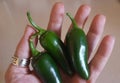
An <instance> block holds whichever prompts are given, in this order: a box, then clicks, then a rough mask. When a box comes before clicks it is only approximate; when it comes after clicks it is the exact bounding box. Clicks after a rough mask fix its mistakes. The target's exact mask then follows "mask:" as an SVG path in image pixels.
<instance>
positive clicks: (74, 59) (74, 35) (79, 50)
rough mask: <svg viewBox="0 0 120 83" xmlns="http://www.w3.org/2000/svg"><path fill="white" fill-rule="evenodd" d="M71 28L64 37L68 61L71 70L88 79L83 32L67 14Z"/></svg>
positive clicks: (86, 46)
mask: <svg viewBox="0 0 120 83" xmlns="http://www.w3.org/2000/svg"><path fill="white" fill-rule="evenodd" d="M67 16H68V17H69V18H70V19H71V21H72V24H73V27H72V29H71V30H70V31H69V32H68V33H67V35H66V47H67V50H68V53H69V54H68V59H69V62H70V63H71V66H72V68H74V70H75V71H76V72H77V73H78V74H79V75H80V76H81V77H82V78H84V79H86V80H87V79H89V68H88V58H87V57H88V45H87V39H86V35H85V33H84V31H83V30H82V29H80V28H79V27H78V25H77V23H76V22H75V20H74V18H73V17H72V16H71V15H70V14H69V13H67Z"/></svg>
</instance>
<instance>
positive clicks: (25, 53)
mask: <svg viewBox="0 0 120 83" xmlns="http://www.w3.org/2000/svg"><path fill="white" fill-rule="evenodd" d="M33 33H35V30H34V29H33V28H32V27H31V26H27V27H26V29H25V32H24V35H23V36H22V38H21V40H20V42H19V43H18V46H17V48H16V51H15V56H16V57H19V58H25V59H30V57H31V54H30V49H29V42H28V41H29V38H30V36H31V35H32V34H33ZM9 71H11V72H12V73H13V72H14V73H16V72H17V73H28V71H29V67H28V66H27V67H19V66H16V65H13V64H11V65H10V67H9V68H8V72H9ZM9 73H10V72H9Z"/></svg>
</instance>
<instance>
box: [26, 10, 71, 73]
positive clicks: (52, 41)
mask: <svg viewBox="0 0 120 83" xmlns="http://www.w3.org/2000/svg"><path fill="white" fill-rule="evenodd" d="M27 16H28V20H29V22H30V23H31V24H32V26H33V27H34V28H36V29H37V31H38V32H37V33H36V35H40V38H39V42H40V44H41V46H42V47H43V48H44V49H45V50H46V51H47V52H49V54H50V55H51V56H52V57H53V58H54V60H55V61H56V62H57V63H58V64H59V65H60V67H61V68H62V69H63V71H64V72H65V73H67V74H68V75H72V74H73V73H72V71H71V68H70V66H69V63H68V61H67V60H66V55H67V54H66V49H65V45H64V43H63V42H62V41H61V39H60V38H59V37H58V36H57V35H56V33H54V32H53V31H50V30H44V29H42V28H40V27H39V26H38V25H36V24H35V23H34V22H33V20H32V18H31V16H30V13H29V12H28V13H27Z"/></svg>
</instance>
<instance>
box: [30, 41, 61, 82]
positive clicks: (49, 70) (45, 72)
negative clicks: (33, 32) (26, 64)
mask: <svg viewBox="0 0 120 83" xmlns="http://www.w3.org/2000/svg"><path fill="white" fill-rule="evenodd" d="M29 45H30V49H31V52H32V56H33V58H32V63H31V64H32V67H33V69H34V71H35V73H36V74H37V75H38V77H40V79H41V80H42V82H43V83H62V79H61V76H60V72H59V70H58V67H57V65H56V63H55V61H54V60H53V59H52V58H51V56H50V55H49V54H48V53H47V52H41V53H40V52H39V51H37V50H36V49H35V47H34V44H33V42H32V41H31V40H30V42H29Z"/></svg>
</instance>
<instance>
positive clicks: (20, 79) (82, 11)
mask: <svg viewBox="0 0 120 83" xmlns="http://www.w3.org/2000/svg"><path fill="white" fill-rule="evenodd" d="M90 10H91V8H90V7H89V6H88V5H82V6H81V7H80V8H79V9H78V11H77V13H76V15H75V20H76V22H77V24H78V25H79V26H80V27H82V28H84V25H85V22H86V20H87V18H88V16H89V14H90ZM63 17H64V5H63V3H56V4H55V5H54V6H53V9H52V11H51V16H50V20H49V23H48V29H49V30H52V31H54V32H56V33H57V34H58V35H59V36H61V29H62V23H63ZM105 21H106V18H105V16H104V15H100V14H99V15H96V16H95V17H94V19H93V21H92V23H91V26H90V28H89V31H88V33H87V40H88V46H89V59H90V58H91V53H92V52H93V51H94V49H95V47H96V46H97V44H98V42H99V40H100V37H101V35H102V32H103V30H104V25H105ZM33 33H35V30H34V29H33V28H32V27H31V26H27V27H26V30H25V33H24V35H23V37H22V38H21V41H20V42H19V44H18V46H17V48H16V52H15V55H16V56H18V57H22V58H30V57H31V54H30V49H29V42H28V40H29V37H30V36H31V35H32V34H33ZM114 41H115V39H114V37H112V36H110V35H107V36H105V37H104V38H103V39H102V41H101V43H100V45H99V47H98V50H97V52H96V53H95V55H94V57H93V58H92V59H91V60H90V62H89V68H90V78H89V80H87V81H86V80H84V79H82V78H80V76H78V75H77V74H75V75H74V76H73V77H72V78H71V77H69V76H66V75H64V74H63V75H62V76H63V80H64V83H95V81H96V79H97V78H98V76H99V75H100V73H101V72H102V70H103V68H104V66H105V64H106V63H107V61H108V59H109V57H110V55H111V52H112V49H113V46H114ZM5 80H6V83H42V82H41V80H40V79H39V78H38V77H37V76H36V75H35V73H34V71H30V69H29V67H18V66H14V65H12V64H11V65H10V66H9V68H8V70H7V72H6V76H5Z"/></svg>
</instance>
